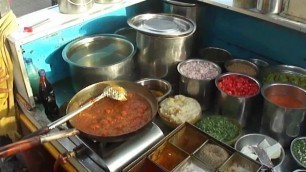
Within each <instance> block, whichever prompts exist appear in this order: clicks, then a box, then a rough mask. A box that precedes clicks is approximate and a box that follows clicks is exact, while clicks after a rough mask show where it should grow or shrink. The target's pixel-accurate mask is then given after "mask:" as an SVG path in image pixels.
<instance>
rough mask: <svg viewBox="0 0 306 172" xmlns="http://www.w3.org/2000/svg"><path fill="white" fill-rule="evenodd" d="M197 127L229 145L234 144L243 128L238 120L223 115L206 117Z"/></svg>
mask: <svg viewBox="0 0 306 172" xmlns="http://www.w3.org/2000/svg"><path fill="white" fill-rule="evenodd" d="M196 126H197V127H198V128H199V129H201V130H203V131H204V132H206V133H207V134H209V135H211V136H212V137H214V138H215V139H217V140H219V141H221V142H223V143H225V144H228V145H232V144H234V143H235V142H236V140H237V139H238V137H239V136H240V133H241V126H240V124H239V123H238V122H237V121H236V120H234V119H230V118H228V117H226V116H221V115H211V116H207V117H204V118H203V119H201V120H200V121H198V122H197V123H196Z"/></svg>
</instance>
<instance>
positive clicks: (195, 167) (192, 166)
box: [173, 157, 213, 172]
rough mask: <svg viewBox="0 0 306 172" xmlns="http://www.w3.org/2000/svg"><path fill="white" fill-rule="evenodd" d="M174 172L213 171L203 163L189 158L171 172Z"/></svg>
mask: <svg viewBox="0 0 306 172" xmlns="http://www.w3.org/2000/svg"><path fill="white" fill-rule="evenodd" d="M173 171H174V172H182V171H186V172H188V171H190V172H191V171H194V172H196V171H213V169H211V168H209V167H208V166H207V165H205V164H204V163H203V162H201V161H199V160H198V159H196V158H194V157H189V158H188V159H187V160H186V161H185V162H183V163H182V164H181V166H178V167H177V168H175V169H174V170H173Z"/></svg>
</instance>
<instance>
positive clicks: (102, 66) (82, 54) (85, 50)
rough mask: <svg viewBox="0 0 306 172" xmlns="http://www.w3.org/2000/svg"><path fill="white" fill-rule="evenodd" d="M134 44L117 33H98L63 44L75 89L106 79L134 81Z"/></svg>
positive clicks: (64, 55)
mask: <svg viewBox="0 0 306 172" xmlns="http://www.w3.org/2000/svg"><path fill="white" fill-rule="evenodd" d="M135 52H136V50H135V47H134V45H133V44H132V43H131V42H130V41H128V40H127V39H125V38H124V37H122V36H120V35H115V34H101V35H93V36H88V37H82V38H80V39H76V40H74V41H72V42H70V43H69V44H67V45H66V46H65V48H64V49H63V52H62V56H63V59H64V60H65V61H66V62H67V63H68V65H69V69H70V74H71V78H72V84H73V87H74V89H75V91H79V90H81V89H82V88H85V87H86V86H88V85H91V84H94V83H97V82H101V81H107V80H127V81H132V80H134V79H135V78H134V75H135V74H134V70H135V69H134V59H133V57H134V55H135Z"/></svg>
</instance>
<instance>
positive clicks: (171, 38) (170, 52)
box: [128, 14, 196, 91]
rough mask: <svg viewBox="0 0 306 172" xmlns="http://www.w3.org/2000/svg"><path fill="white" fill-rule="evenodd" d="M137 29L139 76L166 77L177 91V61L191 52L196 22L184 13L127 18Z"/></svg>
mask: <svg viewBox="0 0 306 172" xmlns="http://www.w3.org/2000/svg"><path fill="white" fill-rule="evenodd" d="M128 23H129V25H130V26H131V27H133V28H135V29H136V30H137V34H136V44H137V47H138V49H139V52H138V55H137V61H136V62H137V68H138V70H139V72H140V75H141V77H143V78H146V77H153V78H154V77H155V78H163V79H165V80H168V81H169V82H170V83H171V84H172V87H173V90H174V91H178V83H179V73H178V71H177V69H176V67H177V65H178V63H179V62H181V61H183V60H186V59H187V58H189V57H190V56H191V52H192V45H193V34H194V32H195V30H196V24H195V23H194V22H193V21H192V20H190V19H187V18H186V17H183V16H177V15H167V14H144V15H139V16H136V17H134V18H132V19H129V20H128Z"/></svg>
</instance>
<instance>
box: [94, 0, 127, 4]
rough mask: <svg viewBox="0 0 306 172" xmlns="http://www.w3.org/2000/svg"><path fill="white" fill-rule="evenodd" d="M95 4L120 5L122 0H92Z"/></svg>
mask: <svg viewBox="0 0 306 172" xmlns="http://www.w3.org/2000/svg"><path fill="white" fill-rule="evenodd" d="M94 1H95V3H97V4H114V3H120V2H123V1H124V0H94Z"/></svg>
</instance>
